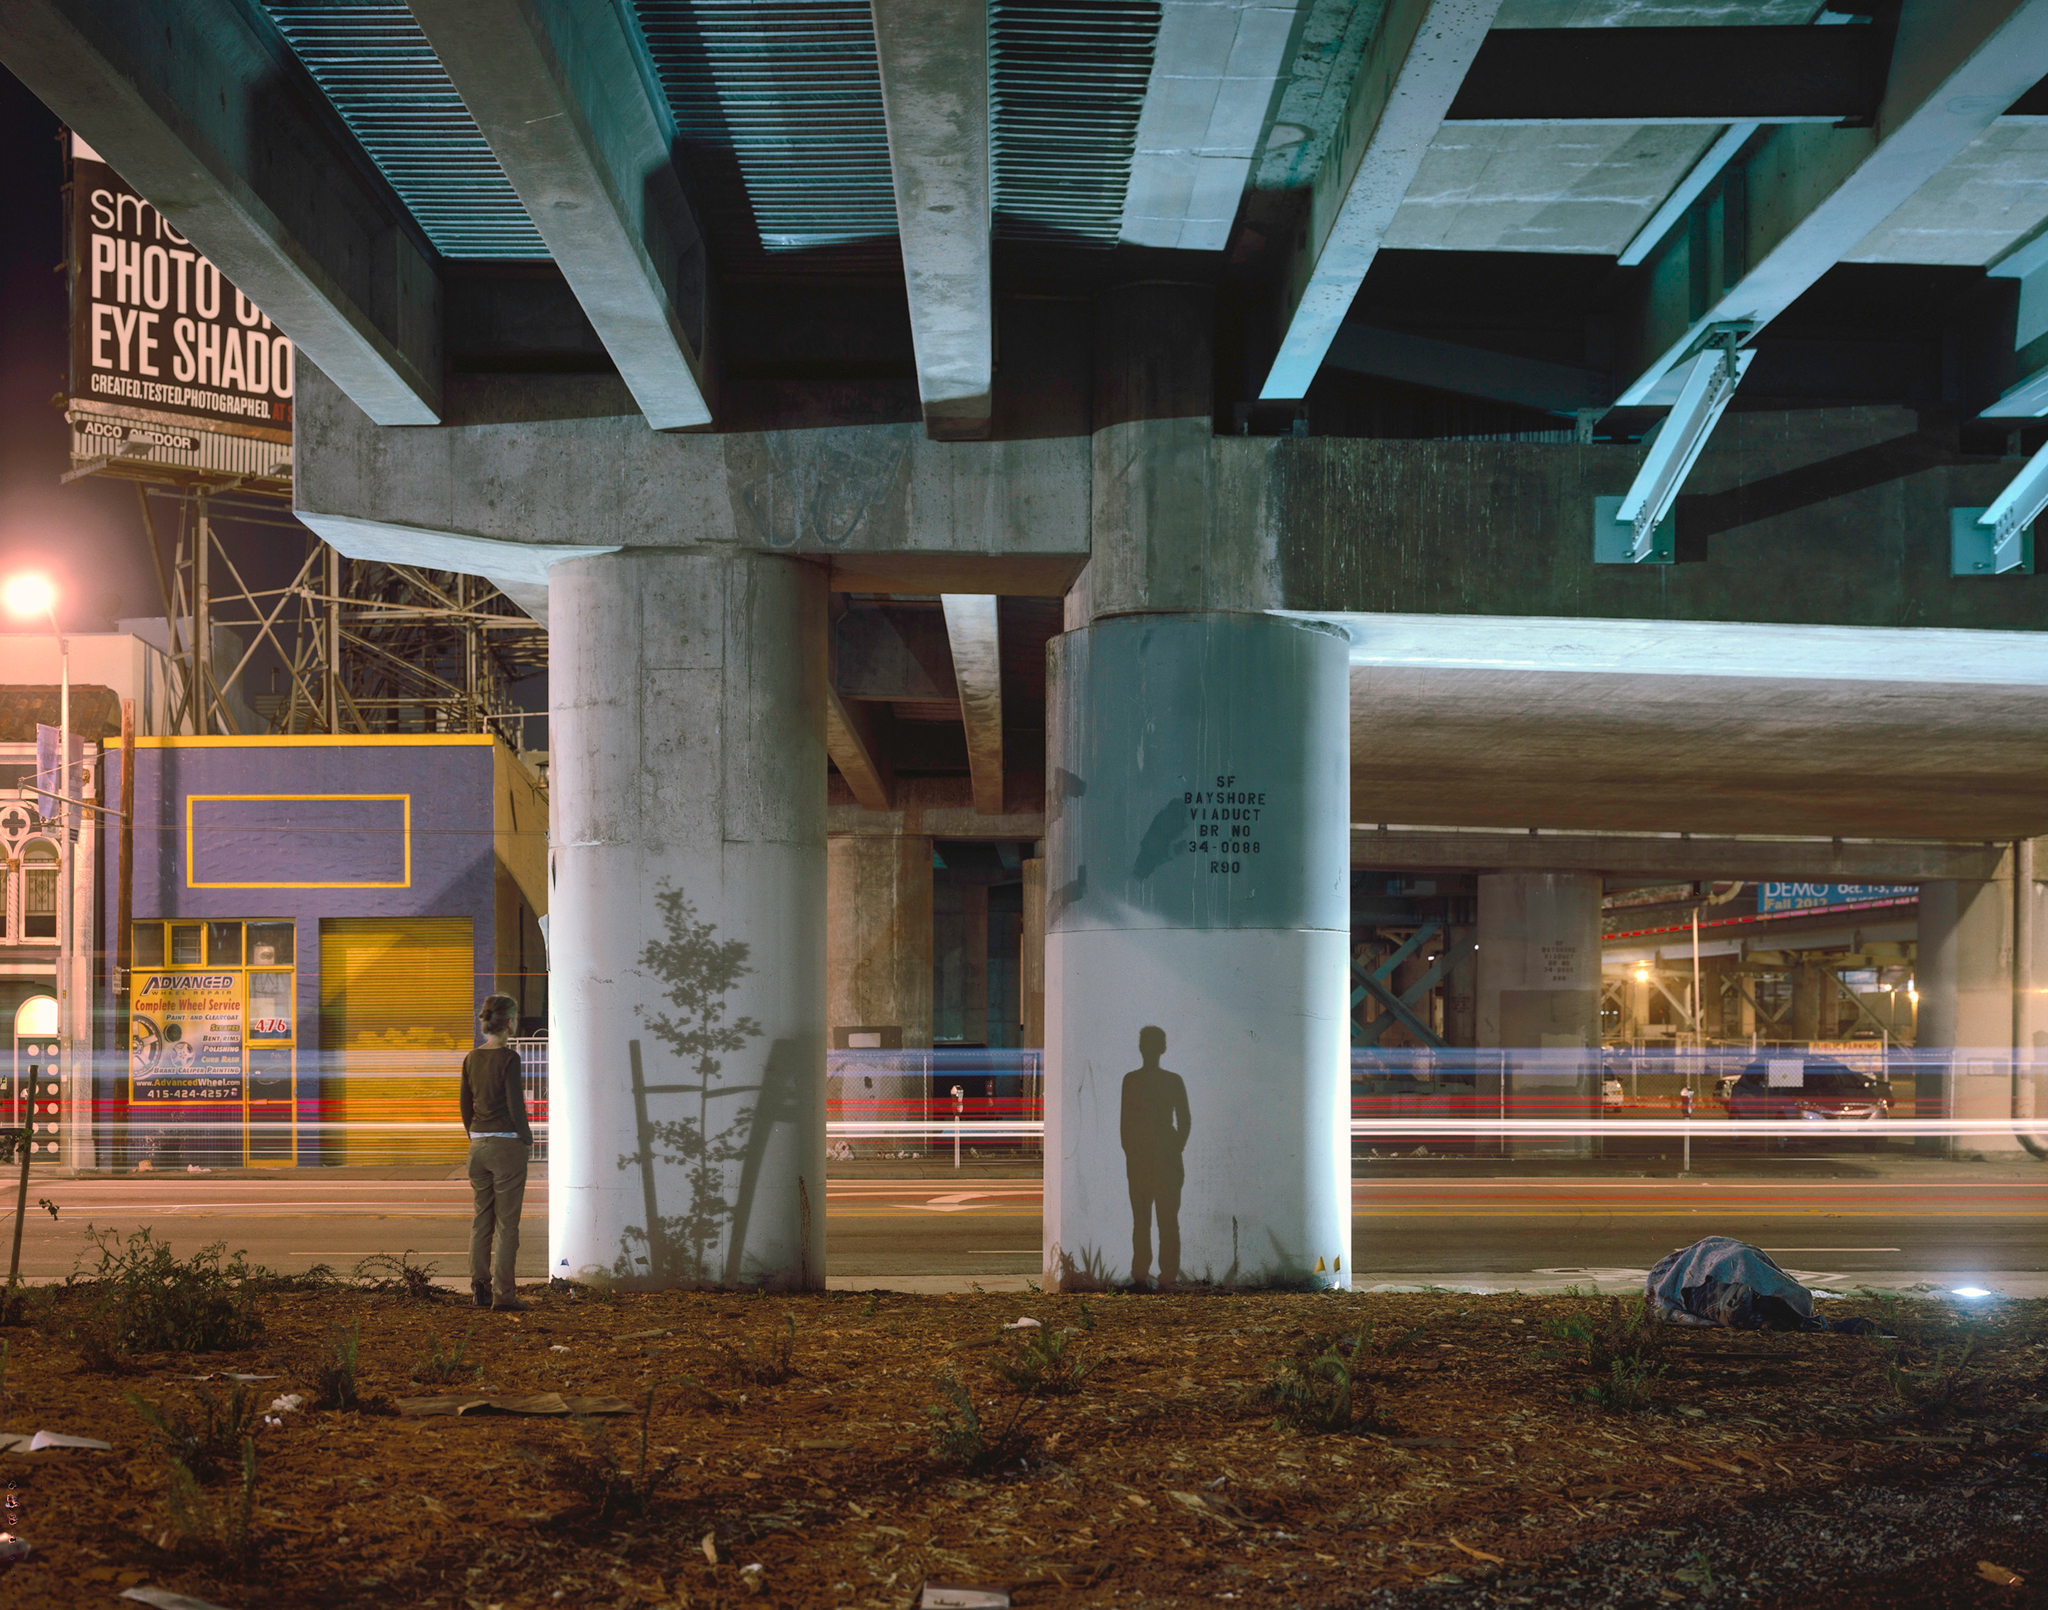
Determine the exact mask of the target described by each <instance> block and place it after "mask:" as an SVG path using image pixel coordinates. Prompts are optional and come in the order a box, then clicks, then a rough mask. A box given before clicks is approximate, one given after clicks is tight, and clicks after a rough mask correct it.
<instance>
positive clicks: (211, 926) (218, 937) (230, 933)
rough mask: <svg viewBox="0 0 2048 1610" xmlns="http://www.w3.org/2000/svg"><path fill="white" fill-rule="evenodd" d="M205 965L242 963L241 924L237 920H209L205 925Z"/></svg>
mask: <svg viewBox="0 0 2048 1610" xmlns="http://www.w3.org/2000/svg"><path fill="white" fill-rule="evenodd" d="M206 965H207V966H209V967H240V966H241V965H242V925H241V924H240V923H238V922H210V923H208V924H207V925H206Z"/></svg>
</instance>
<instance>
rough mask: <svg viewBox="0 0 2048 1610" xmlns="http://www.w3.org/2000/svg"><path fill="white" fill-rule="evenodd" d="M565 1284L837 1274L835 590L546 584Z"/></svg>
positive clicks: (635, 559) (777, 560) (817, 577)
mask: <svg viewBox="0 0 2048 1610" xmlns="http://www.w3.org/2000/svg"><path fill="white" fill-rule="evenodd" d="M548 603H549V614H550V617H551V620H550V629H549V657H550V664H549V673H550V675H549V685H550V695H551V701H550V702H551V709H550V720H551V723H552V731H551V743H552V747H553V751H554V757H553V759H554V776H553V787H552V789H551V790H550V792H551V794H552V801H551V803H552V806H553V815H554V824H555V840H554V844H553V846H552V847H551V850H550V865H549V879H550V883H551V890H550V894H551V905H552V919H551V924H550V928H551V943H550V946H549V950H550V955H551V958H552V973H553V988H552V990H551V991H550V996H549V1003H550V1010H549V1020H550V1033H551V1036H552V1042H553V1043H552V1047H551V1051H552V1057H551V1063H552V1065H551V1068H550V1090H549V1104H550V1111H549V1117H550V1120H551V1122H550V1135H549V1154H550V1155H549V1175H550V1178H549V1194H548V1266H549V1270H550V1272H551V1273H553V1274H555V1275H560V1276H565V1277H572V1278H576V1279H599V1280H609V1281H617V1282H621V1283H624V1284H628V1285H636V1286H645V1287H674V1286H690V1285H703V1284H727V1285H731V1284H745V1285H762V1286H771V1287H801V1286H821V1285H823V1283H824V1275H825V1259H824V1253H825V1175H824V1164H825V1155H824V1154H825V1123H824V1119H825V1111H824V1108H825V1103H824V1050H825V1018H824V1006H825V740H824V722H823V706H824V688H825V658H824V653H825V632H824V615H825V584H824V576H823V572H822V571H820V570H819V569H817V568H816V567H815V566H811V565H808V564H805V563H803V562H801V561H799V560H796V559H791V558H784V557H781V556H779V555H766V554H747V553H731V552H709V553H707V552H676V551H662V550H655V551H649V550H645V549H641V550H631V551H627V552H623V553H616V554H606V555H602V556H600V557H596V558H588V559H576V560H570V561H566V562H564V563H562V564H559V565H556V566H555V567H554V569H553V570H552V571H551V572H550V576H549V597H548Z"/></svg>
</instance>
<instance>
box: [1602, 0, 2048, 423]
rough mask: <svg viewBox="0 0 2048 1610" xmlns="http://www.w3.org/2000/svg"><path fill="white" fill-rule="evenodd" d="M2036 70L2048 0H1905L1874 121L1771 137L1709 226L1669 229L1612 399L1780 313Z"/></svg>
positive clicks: (1667, 376)
mask: <svg viewBox="0 0 2048 1610" xmlns="http://www.w3.org/2000/svg"><path fill="white" fill-rule="evenodd" d="M2044 70H2048V0H1976V3H1973V4H1969V5H1958V4H1955V3H1954V0H1905V3H1904V4H1903V5H1902V7H1901V10H1900V15H1899V25H1898V34H1897V39H1896V44H1895V47H1894V49H1893V53H1892V70H1891V76H1890V81H1889V83H1888V84H1887V86H1886V90H1885V96H1884V101H1883V103H1882V105H1881V106H1880V108H1879V110H1878V115H1877V118H1876V120H1875V123H1874V125H1873V126H1872V127H1870V128H1867V129H1841V128H1832V127H1827V126H1822V125H1814V124H1791V125H1787V126H1785V127H1782V128H1779V129H1776V130H1775V131H1774V132H1773V133H1772V134H1771V135H1770V137H1769V138H1768V139H1765V140H1762V141H1760V142H1758V144H1757V145H1756V147H1755V148H1754V149H1753V150H1752V151H1751V152H1750V153H1749V155H1748V156H1746V157H1745V158H1744V159H1743V160H1741V161H1740V162H1738V163H1736V164H1735V165H1734V166H1732V167H1731V168H1730V169H1729V170H1728V175H1727V177H1726V178H1725V179H1724V181H1723V184H1722V186H1721V188H1720V189H1719V190H1718V191H1717V192H1716V193H1715V195H1714V196H1713V197H1712V198H1710V200H1709V201H1708V202H1705V203H1702V205H1703V206H1706V207H1707V208H1708V209H1709V210H1708V212H1707V214H1706V217H1705V220H1704V221H1705V223H1706V224H1707V227H1705V228H1695V229H1676V230H1673V231H1672V233H1671V235H1670V236H1669V238H1667V239H1666V240H1665V242H1664V243H1663V244H1662V245H1661V246H1660V247H1659V248H1658V249H1657V250H1656V251H1655V252H1653V253H1652V254H1651V256H1650V258H1649V260H1648V263H1647V272H1646V274H1645V276H1644V282H1643V290H1642V303H1641V308H1640V315H1639V319H1638V327H1637V329H1636V330H1635V331H1634V332H1633V339H1634V343H1635V352H1634V354H1633V356H1632V358H1630V359H1629V360H1628V361H1627V362H1626V365H1625V367H1624V368H1623V371H1622V372H1623V373H1625V374H1631V375H1632V377H1633V378H1631V379H1630V380H1629V382H1628V383H1627V384H1626V385H1625V386H1624V387H1623V388H1622V390H1621V393H1620V396H1619V399H1618V401H1619V404H1620V405H1621V406H1623V407H1631V406H1637V405H1643V404H1659V403H1669V402H1671V401H1672V400H1673V399H1674V397H1675V396H1676V394H1677V385H1676V371H1677V370H1678V369H1679V367H1680V365H1681V364H1682V363H1683V362H1684V360H1685V359H1686V358H1687V357H1689V356H1690V355H1691V354H1692V353H1693V352H1694V351H1695V349H1696V348H1697V347H1698V346H1699V344H1700V342H1701V340H1702V339H1703V338H1704V337H1705V335H1706V334H1707V332H1708V331H1709V330H1710V329H1711V327H1712V326H1714V325H1716V324H1724V323H1731V322H1741V321H1747V322H1750V323H1752V324H1755V325H1759V326H1761V325H1763V324H1766V323H1768V322H1769V321H1770V320H1772V319H1774V318H1776V317H1777V316H1778V315H1779V314H1780V313H1782V312H1784V311H1785V309H1786V308H1788V307H1789V306H1791V305H1792V303H1793V302H1794V301H1795V300H1797V299H1798V298H1799V297H1800V296H1801V295H1802V294H1803V293H1804V292H1805V291H1806V290H1807V289H1808V288H1809V287H1811V286H1812V285H1813V284H1814V282H1815V281H1817V280H1818V279H1819V278H1820V277H1821V275H1823V274H1825V273H1826V272H1827V271H1828V270H1829V269H1830V268H1832V267H1833V266H1834V265H1835V264H1836V263H1838V262H1841V261H1842V260H1843V259H1844V258H1846V257H1848V256H1850V255H1851V254H1852V253H1853V252H1854V251H1855V249H1856V247H1857V246H1858V244H1859V243H1860V242H1862V241H1863V240H1864V238H1865V237H1866V236H1868V235H1870V234H1871V233H1872V231H1874V230H1875V229H1877V228H1878V226H1879V225H1881V224H1882V223H1883V222H1884V221H1885V219H1886V218H1887V217H1888V216H1889V215H1890V214H1891V213H1892V212H1893V211H1894V210H1895V209H1897V208H1898V207H1899V206H1900V205H1901V204H1903V203H1904V202H1906V201H1907V200H1908V199H1910V198H1911V197H1912V196H1913V195H1914V193H1915V192H1917V191H1918V190H1919V189H1920V188H1921V187H1922V186H1924V185H1925V184H1927V183H1928V181H1930V180H1931V179H1933V178H1934V177H1935V175H1936V174H1938V173H1939V172H1940V171H1941V170H1942V169H1943V168H1944V167H1945V166H1946V165H1947V164H1948V163H1949V162H1950V161H1951V160H1953V159H1954V158H1955V157H1956V156H1958V155H1959V154H1960V153H1961V152H1962V151H1963V150H1964V149H1965V148H1966V147H1968V146H1969V144H1970V143H1971V142H1972V141H1973V140H1975V139H1977V138H1978V137H1979V136H1980V135H1982V134H1983V133H1984V132H1985V130H1987V129H1988V128H1990V127H1991V125H1992V123H1993V122H1995V121H1996V120H1997V118H1998V115H1999V114H2000V113H2001V112H2003V111H2004V110H2005V109H2006V107H2008V106H2010V105H2011V104H2012V103H2013V102H2015V101H2017V100H2018V99H2019V98H2020V97H2021V96H2022V95H2024V94H2025V93H2026V92H2027V90H2028V89H2030V88H2031V87H2032V86H2033V84H2034V83H2035V81H2036V80H2038V79H2039V78H2040V77H2041V76H2042V73H2043V71H2044ZM1696 254H1698V256H1699V260H1697V261H1696V260H1695V255H1696ZM1703 288H1704V295H1702V289H1703Z"/></svg>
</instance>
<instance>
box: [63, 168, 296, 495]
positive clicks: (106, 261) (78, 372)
mask: <svg viewBox="0 0 2048 1610" xmlns="http://www.w3.org/2000/svg"><path fill="white" fill-rule="evenodd" d="M70 216H71V238H70V270H71V402H70V408H69V410H68V413H67V417H68V419H69V421H70V424H71V455H72V460H73V463H74V467H79V466H84V465H90V466H91V467H93V468H115V469H140V468H142V467H143V466H145V465H149V466H155V467H158V468H162V467H173V468H179V469H185V470H192V471H200V472H206V473H214V474H229V475H238V476H249V477H254V478H256V479H276V480H283V479H285V478H287V477H288V476H289V475H290V466H291V440H292V435H291V431H292V391H293V388H294V383H295V381H296V378H297V367H298V365H297V354H296V352H295V351H294V349H293V347H292V343H291V341H290V339H289V338H288V337H287V336H285V335H284V333H283V332H282V331H280V330H278V329H277V328H276V327H275V326H274V325H273V324H272V323H271V321H270V319H269V318H268V316H266V315H265V314H264V312H263V310H262V309H261V308H259V307H257V306H256V304H255V303H253V302H251V301H250V300H249V299H248V298H247V297H246V296H244V295H243V294H242V293H241V291H239V290H238V289H237V288H236V287H235V286H234V285H233V284H232V283H230V281H229V280H228V279H227V277H226V276H225V275H223V274H222V273H221V271H220V270H219V269H218V268H217V267H216V266H215V265H214V264H213V263H212V262H210V261H208V259H207V258H206V256H205V255H204V254H203V253H201V252H200V251H198V250H197V249H196V248H195V247H194V246H193V245H192V243H191V242H190V241H188V240H186V239H185V237H184V236H183V235H181V234H179V233H178V231H177V230H176V229H175V228H174V227H172V225H171V224H170V223H169V222H168V221H167V220H166V219H165V218H164V216H163V215H162V214H161V213H159V212H158V211H157V210H156V208H155V207H153V206H151V205H150V203H149V202H148V201H146V200H144V199H143V197H142V196H140V195H139V194H137V193H136V191H135V190H134V189H133V187H131V186H130V185H128V184H127V183H126V182H124V181H123V180H122V178H121V176H120V175H119V174H117V173H115V172H114V170H113V169H112V168H110V167H108V166H107V164H106V163H104V162H103V161H101V160H100V158H99V156H98V154H97V153H96V152H94V151H93V149H92V148H91V147H90V146H88V145H86V144H85V143H84V142H83V141H82V140H80V139H79V138H78V137H77V136H76V135H73V136H72V137H71V196H70Z"/></svg>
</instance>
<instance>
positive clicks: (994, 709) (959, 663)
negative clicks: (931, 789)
mask: <svg viewBox="0 0 2048 1610" xmlns="http://www.w3.org/2000/svg"><path fill="white" fill-rule="evenodd" d="M939 602H940V604H941V605H942V606H943V607H944V609H945V612H946V636H947V638H948V639H949V640H950V641H951V643H952V645H953V681H954V683H955V685H956V686H957V687H958V688H959V690H960V720H961V724H962V725H963V726H965V727H966V729H967V771H968V775H969V776H970V777H972V778H973V780H974V808H975V809H976V810H977V811H979V812H980V813H981V814H982V815H983V816H1000V815H1002V814H1003V653H1002V642H1001V637H1000V633H999V632H998V629H997V625H996V599H995V597H994V595H993V594H990V593H945V594H942V595H941V597H940V600H939Z"/></svg>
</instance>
